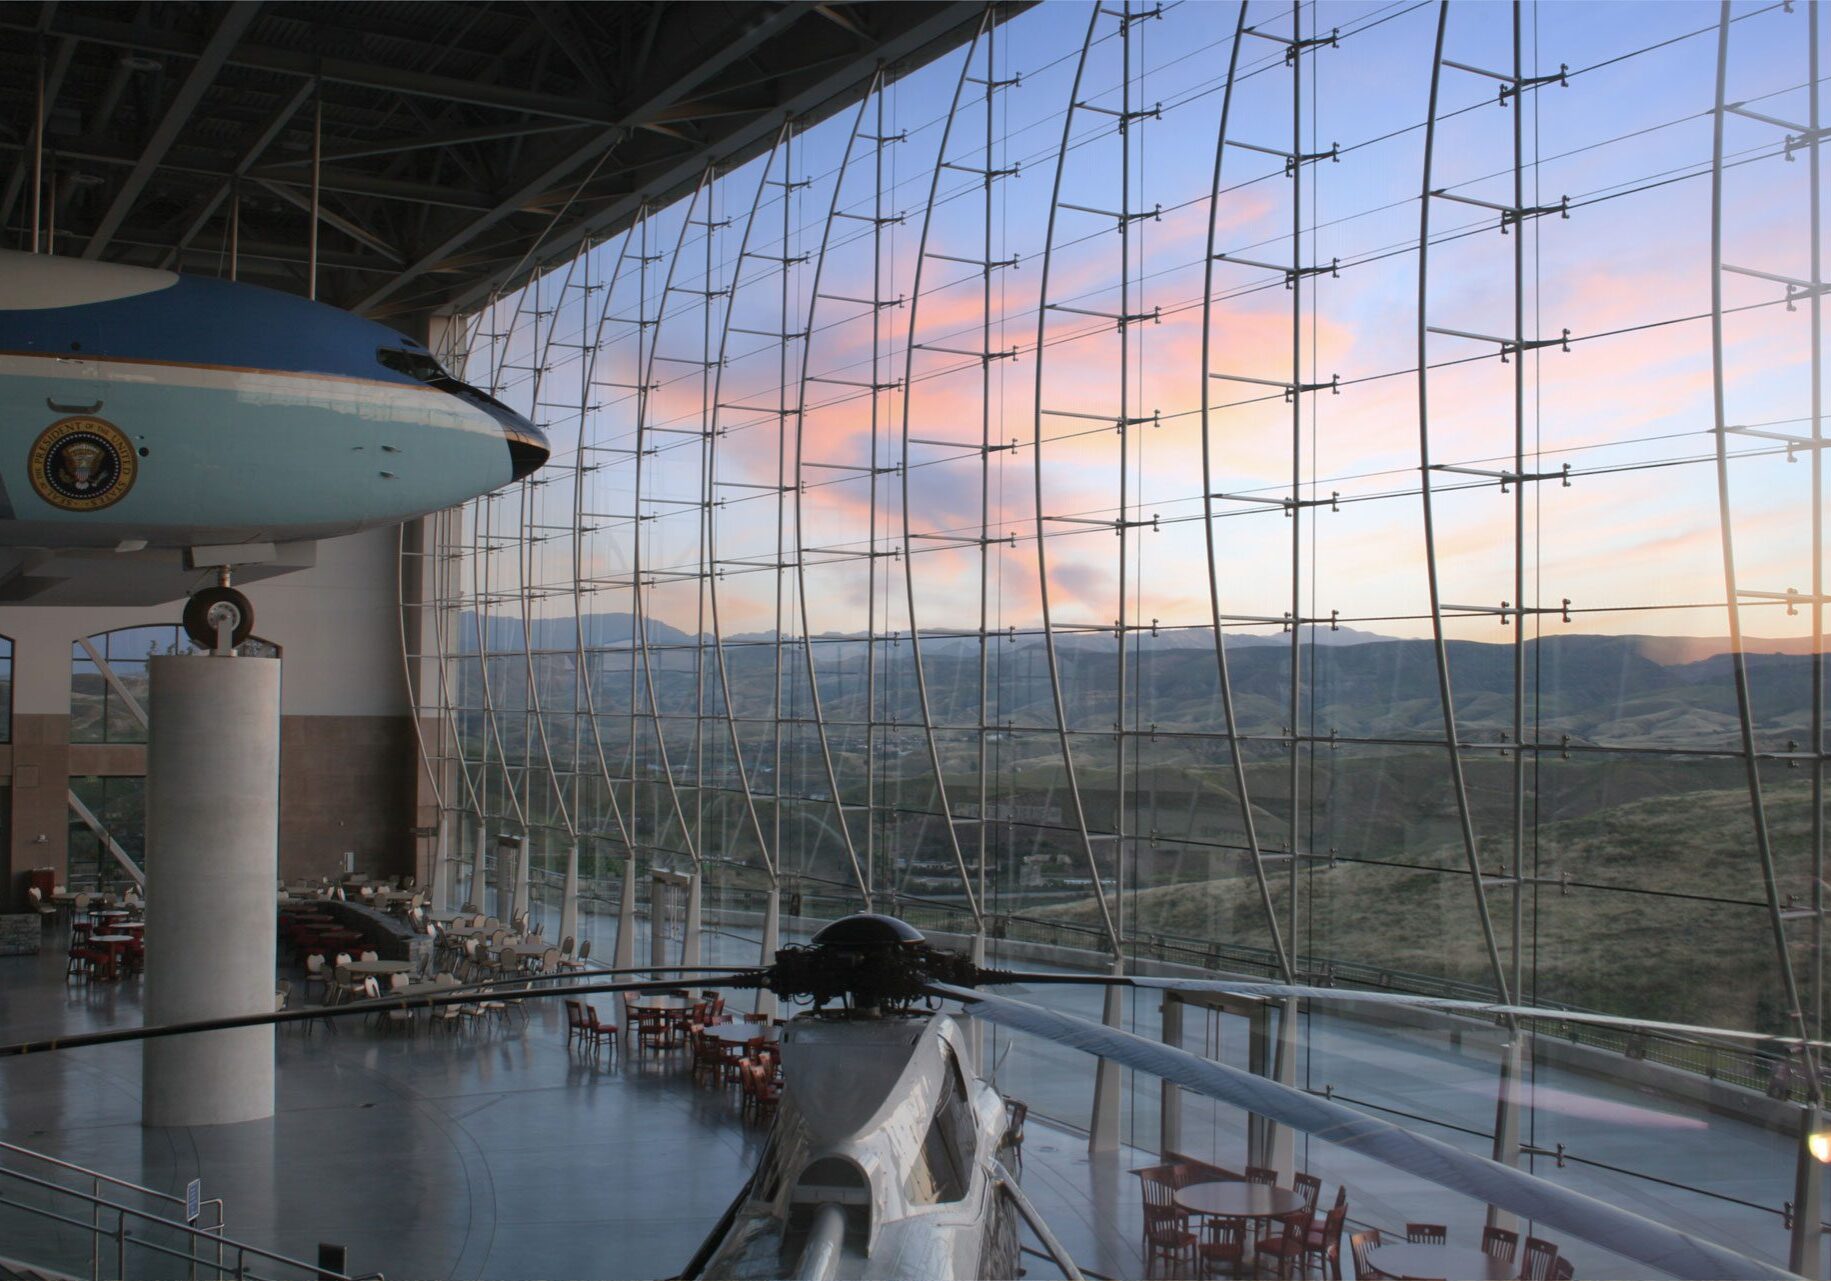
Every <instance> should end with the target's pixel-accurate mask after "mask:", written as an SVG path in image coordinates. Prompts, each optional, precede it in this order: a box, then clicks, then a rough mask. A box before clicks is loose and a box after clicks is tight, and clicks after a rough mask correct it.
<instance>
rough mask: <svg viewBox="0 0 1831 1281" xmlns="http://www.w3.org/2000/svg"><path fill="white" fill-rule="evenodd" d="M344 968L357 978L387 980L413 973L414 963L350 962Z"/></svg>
mask: <svg viewBox="0 0 1831 1281" xmlns="http://www.w3.org/2000/svg"><path fill="white" fill-rule="evenodd" d="M343 968H344V969H345V970H346V971H348V972H349V973H351V974H354V975H355V976H356V977H357V978H378V979H380V978H387V977H389V976H390V975H394V974H411V973H413V962H412V961H350V962H347V963H346V964H345V965H344V966H343Z"/></svg>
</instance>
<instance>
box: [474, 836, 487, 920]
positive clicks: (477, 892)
mask: <svg viewBox="0 0 1831 1281" xmlns="http://www.w3.org/2000/svg"><path fill="white" fill-rule="evenodd" d="M489 847H490V829H489V828H488V827H487V826H485V824H484V822H483V820H482V819H478V820H477V847H476V848H475V849H473V850H472V851H471V852H470V901H471V902H473V903H475V904H476V905H477V910H478V911H479V912H488V911H489V908H490V905H489V903H488V901H487V900H486V899H485V897H484V890H486V889H487V888H488V882H486V881H485V880H484V869H483V856H484V851H486V850H488V849H489Z"/></svg>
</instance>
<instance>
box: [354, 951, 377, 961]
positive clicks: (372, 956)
mask: <svg viewBox="0 0 1831 1281" xmlns="http://www.w3.org/2000/svg"><path fill="white" fill-rule="evenodd" d="M356 959H357V960H359V961H379V960H381V953H380V952H377V951H374V950H373V949H371V950H369V951H366V952H364V953H363V954H362V955H361V956H359V957H357V958H356Z"/></svg>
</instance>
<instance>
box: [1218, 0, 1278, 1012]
mask: <svg viewBox="0 0 1831 1281" xmlns="http://www.w3.org/2000/svg"><path fill="white" fill-rule="evenodd" d="M1246 4H1247V0H1240V17H1239V21H1238V23H1237V24H1236V25H1235V27H1234V32H1233V51H1232V53H1231V54H1229V56H1228V59H1227V87H1226V88H1225V89H1224V90H1223V91H1222V94H1221V123H1220V128H1219V131H1218V132H1217V133H1216V135H1215V143H1214V183H1213V186H1212V187H1211V188H1210V191H1209V196H1208V253H1207V255H1206V258H1205V262H1204V266H1203V272H1202V368H1201V376H1202V423H1201V427H1202V533H1203V535H1204V537H1205V538H1206V540H1207V549H1208V607H1209V612H1210V615H1211V617H1212V619H1213V623H1214V662H1215V668H1216V671H1217V674H1218V678H1219V680H1220V693H1221V718H1222V720H1223V721H1224V722H1225V724H1226V727H1227V744H1228V750H1229V754H1230V755H1231V756H1232V758H1233V783H1234V789H1235V790H1236V791H1238V792H1239V794H1240V821H1241V823H1242V824H1243V825H1244V827H1245V829H1246V846H1247V856H1248V857H1249V858H1251V860H1252V874H1253V879H1254V881H1255V882H1256V883H1257V885H1258V889H1259V903H1260V906H1261V907H1262V908H1263V910H1264V912H1265V926H1266V929H1267V930H1269V931H1270V934H1271V942H1272V950H1273V951H1274V952H1275V953H1276V954H1277V957H1278V972H1279V973H1280V974H1281V975H1282V976H1283V978H1284V981H1285V982H1286V983H1292V982H1295V981H1296V973H1295V971H1294V970H1293V969H1292V968H1291V958H1290V954H1289V953H1288V952H1287V951H1286V950H1285V943H1284V931H1283V930H1282V929H1281V928H1279V925H1278V908H1277V904H1276V903H1274V902H1273V900H1272V890H1271V882H1270V881H1269V880H1268V879H1267V878H1266V875H1265V862H1264V855H1263V852H1262V850H1261V849H1260V846H1259V827H1258V824H1257V822H1255V821H1254V819H1253V813H1252V796H1251V793H1250V792H1249V791H1248V789H1247V781H1246V760H1245V757H1244V756H1243V755H1242V754H1241V748H1240V740H1239V723H1238V720H1237V717H1236V715H1235V711H1234V705H1233V679H1232V677H1231V675H1230V674H1229V671H1228V665H1227V640H1226V636H1225V633H1224V632H1223V630H1222V626H1221V582H1220V566H1219V564H1218V563H1217V560H1216V557H1215V531H1214V522H1215V514H1214V495H1215V480H1214V457H1213V455H1214V444H1213V439H1212V435H1211V431H1212V429H1211V426H1210V419H1211V416H1212V414H1213V401H1214V394H1213V387H1214V379H1213V378H1212V377H1211V376H1210V375H1211V373H1212V363H1213V357H1214V345H1213V344H1214V263H1215V255H1216V254H1217V253H1218V252H1219V246H1218V245H1217V244H1216V243H1215V233H1216V230H1217V228H1218V223H1219V216H1220V207H1221V162H1222V158H1223V157H1224V156H1225V154H1226V151H1227V123H1228V119H1229V117H1230V115H1231V113H1232V111H1233V86H1234V78H1235V76H1236V74H1237V73H1238V70H1239V65H1240V46H1241V44H1242V43H1243V42H1244V39H1245V35H1246Z"/></svg>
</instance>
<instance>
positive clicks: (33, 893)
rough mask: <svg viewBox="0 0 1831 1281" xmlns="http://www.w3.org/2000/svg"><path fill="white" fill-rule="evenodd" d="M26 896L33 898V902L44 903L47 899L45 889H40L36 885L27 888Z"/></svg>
mask: <svg viewBox="0 0 1831 1281" xmlns="http://www.w3.org/2000/svg"><path fill="white" fill-rule="evenodd" d="M25 896H26V897H27V898H29V899H31V900H32V902H33V903H42V902H44V901H45V894H44V891H43V890H41V889H39V888H38V887H37V886H36V885H33V886H30V887H29V888H28V889H27V890H26V892H25Z"/></svg>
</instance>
